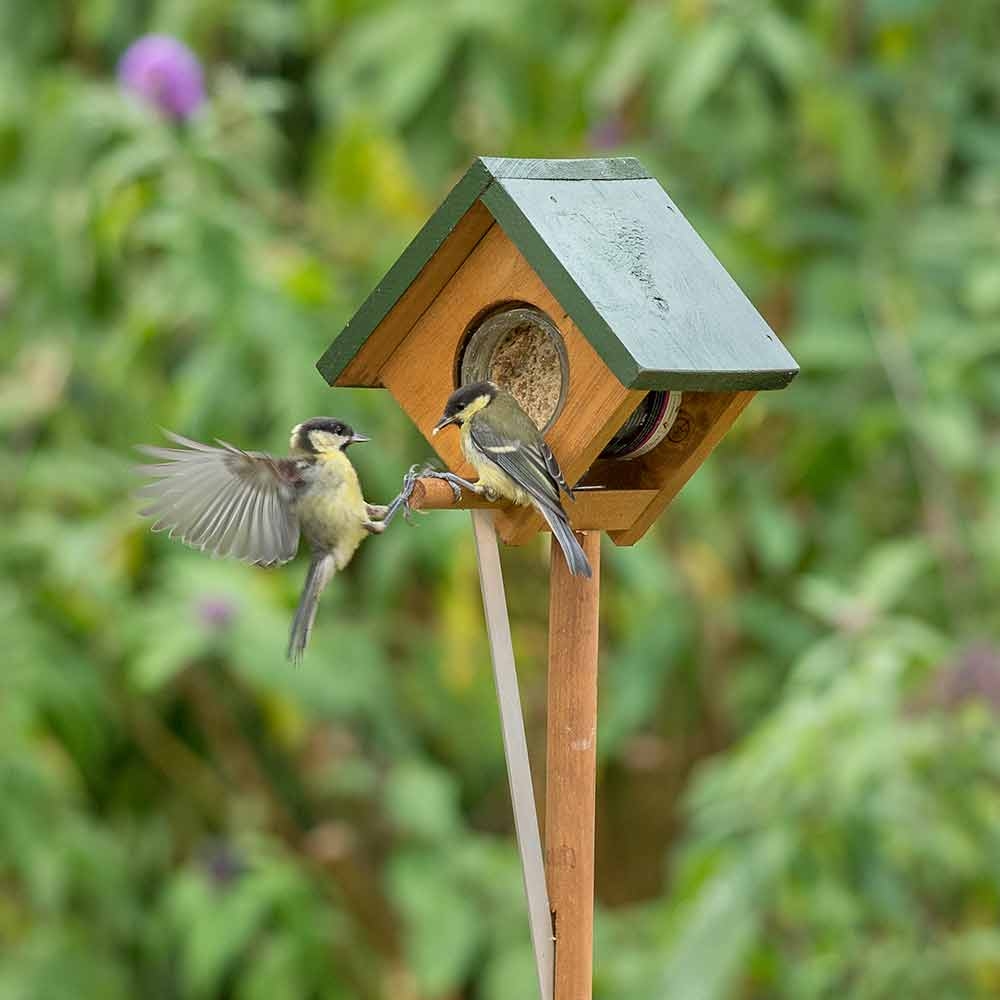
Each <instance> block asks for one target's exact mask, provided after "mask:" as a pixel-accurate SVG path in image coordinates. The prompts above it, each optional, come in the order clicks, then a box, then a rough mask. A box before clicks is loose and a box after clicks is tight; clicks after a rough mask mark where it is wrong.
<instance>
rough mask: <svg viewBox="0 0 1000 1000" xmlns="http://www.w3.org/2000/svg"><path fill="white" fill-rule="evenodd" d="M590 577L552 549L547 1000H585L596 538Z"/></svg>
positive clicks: (584, 538)
mask: <svg viewBox="0 0 1000 1000" xmlns="http://www.w3.org/2000/svg"><path fill="white" fill-rule="evenodd" d="M577 537H578V538H579V539H580V542H581V544H582V545H583V550H584V552H585V553H586V554H587V559H588V560H589V561H590V565H591V568H592V569H593V576H592V577H591V578H590V579H589V580H588V579H586V578H584V577H577V576H572V575H571V574H570V572H569V569H568V567H567V566H566V560H565V559H564V558H563V554H562V550H561V549H560V548H559V546H558V544H556V542H555V540H553V543H552V553H551V575H550V578H549V679H548V737H547V750H546V786H545V870H546V877H547V881H548V886H549V903H550V905H551V907H552V922H553V929H554V933H555V938H556V954H555V1000H591V996H592V979H593V974H592V966H593V937H594V815H595V810H596V780H597V779H596V775H597V638H598V634H597V633H598V609H599V603H600V587H601V583H600V581H601V546H600V539H601V536H600V532H597V531H590V532H585V533H583V534H579V535H578V536H577Z"/></svg>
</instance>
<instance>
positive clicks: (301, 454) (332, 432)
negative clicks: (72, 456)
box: [139, 417, 388, 662]
mask: <svg viewBox="0 0 1000 1000" xmlns="http://www.w3.org/2000/svg"><path fill="white" fill-rule="evenodd" d="M164 433H165V434H166V435H167V437H168V438H170V440H171V441H172V442H174V444H176V445H178V447H176V448H161V447H154V446H151V445H140V447H139V450H140V451H142V452H143V453H144V454H146V455H149V456H150V457H151V458H155V459H157V460H158V461H157V462H156V463H155V464H152V465H142V466H139V471H140V472H141V473H144V474H145V475H147V476H151V477H152V481H151V482H149V483H147V484H146V485H145V486H143V487H142V488H141V489H140V490H139V495H140V496H141V497H143V498H145V499H147V500H148V501H149V505H148V506H147V507H145V508H144V509H143V510H142V511H140V513H141V514H143V515H144V516H146V517H151V518H154V524H153V531H166V532H167V533H168V534H169V536H170V537H171V538H178V539H180V540H181V541H182V542H185V543H186V544H187V545H190V546H192V547H193V548H196V549H200V550H201V551H203V552H209V553H211V554H212V555H213V556H231V557H232V558H234V559H241V560H243V561H244V562H248V563H251V564H253V565H255V566H279V565H281V564H282V563H286V562H288V561H289V560H290V559H293V558H294V557H295V554H296V553H297V552H298V548H299V537H300V535H302V536H304V537H305V540H306V542H307V543H308V545H309V549H310V552H311V558H310V562H309V570H308V572H307V573H306V582H305V586H304V587H303V590H302V596H301V598H300V600H299V605H298V608H297V610H296V612H295V617H294V619H293V620H292V628H291V633H290V635H289V639H288V658H289V659H290V660H292V661H294V662H299V661H300V660H301V659H302V657H303V654H304V653H305V649H306V646H307V644H308V642H309V636H310V633H311V632H312V627H313V622H314V621H315V619H316V609H317V607H318V604H319V597H320V594H321V593H322V592H323V589H324V588H325V587H326V585H327V584H328V583H329V582H330V580H331V579H332V578H333V575H334V573H336V572H338V571H339V570H342V569H344V567H345V566H347V564H348V563H349V562H350V561H351V558H352V557H353V555H354V553H355V551H357V548H358V546H359V545H360V544H361V542H362V541H363V540H364V539H365V538H366V537H367V536H368V535H369V534H379V533H380V532H382V531H383V530H384V529H385V527H386V525H387V524H388V520H387V518H386V513H387V508H386V507H382V506H378V505H375V504H369V503H366V502H365V499H364V496H363V495H362V492H361V484H360V483H359V482H358V474H357V472H356V471H355V469H354V466H353V465H352V464H351V461H350V459H349V458H348V457H347V449H348V448H349V447H350V446H351V445H352V444H357V443H359V442H361V441H367V440H368V438H367V437H365V436H364V435H363V434H358V433H356V432H355V431H354V430H353V428H351V427H350V426H348V425H347V424H346V423H344V422H343V421H341V420H336V419H334V418H332V417H313V418H312V419H311V420H306V421H305V422H304V423H301V424H296V425H295V427H293V428H292V432H291V439H290V441H289V452H290V454H289V456H288V457H287V458H276V457H274V456H273V455H267V454H265V453H264V452H259V451H243V450H242V449H241V448H236V447H234V446H233V445H231V444H227V443H226V442H225V441H217V443H216V445H207V444H201V443H200V442H198V441H192V440H191V439H190V438H186V437H183V436H182V435H180V434H174V433H173V432H171V431H164Z"/></svg>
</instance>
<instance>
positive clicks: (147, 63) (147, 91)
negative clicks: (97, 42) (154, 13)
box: [118, 35, 205, 121]
mask: <svg viewBox="0 0 1000 1000" xmlns="http://www.w3.org/2000/svg"><path fill="white" fill-rule="evenodd" d="M118 82H119V83H120V84H121V86H122V87H123V88H124V89H125V90H127V91H129V92H130V93H132V94H135V95H137V96H138V97H140V98H142V99H143V100H144V101H146V103H148V104H151V105H153V107H155V108H157V109H158V110H159V111H160V113H161V114H163V115H165V116H166V117H168V118H173V119H175V120H176V121H183V120H184V119H186V118H190V117H191V115H193V114H194V113H195V111H197V110H198V108H199V107H201V104H202V102H203V101H204V100H205V88H204V84H203V82H202V75H201V63H199V62H198V59H197V57H196V56H195V54H194V53H193V52H192V51H191V50H190V49H189V48H188V47H187V46H186V45H184V43H183V42H179V41H177V39H176V38H171V37H170V36H169V35H146V36H145V37H143V38H140V39H139V40H138V41H136V42H133V43H132V44H131V45H130V46H129V47H128V48H127V49H126V50H125V54H124V55H123V56H122V57H121V59H120V60H119V62H118Z"/></svg>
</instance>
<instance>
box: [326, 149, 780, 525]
mask: <svg viewBox="0 0 1000 1000" xmlns="http://www.w3.org/2000/svg"><path fill="white" fill-rule="evenodd" d="M520 306H530V307H534V308H536V309H538V310H540V311H541V312H542V313H544V314H545V316H546V317H547V318H548V319H549V320H550V321H551V323H552V324H554V325H555V327H557V328H558V331H559V333H560V334H561V336H562V343H563V346H564V349H565V360H566V362H567V374H568V382H567V383H566V384H565V385H564V387H563V397H562V398H563V402H562V408H561V410H560V411H559V413H558V415H557V417H556V419H555V420H554V422H553V423H552V424H551V426H549V427H548V428H547V429H546V431H545V437H546V440H547V441H548V443H549V445H550V446H551V448H552V450H553V452H554V453H555V455H556V457H557V458H558V460H559V463H560V465H561V466H562V469H563V472H564V474H565V476H566V479H567V481H568V482H570V483H574V484H578V485H579V486H580V487H584V488H581V489H579V490H578V492H577V501H576V502H575V503H567V504H566V511H567V514H568V515H569V517H570V521H571V522H572V524H573V526H574V527H575V528H577V529H578V530H590V529H601V530H605V531H607V532H608V533H609V534H610V535H611V537H612V539H613V540H614V541H615V542H616V543H618V544H620V545H631V544H633V543H634V542H636V541H637V540H638V539H639V538H641V537H642V535H643V534H644V533H645V532H646V531H647V530H648V529H649V527H650V526H651V525H652V523H653V521H655V520H656V518H657V517H658V516H659V514H660V513H661V512H662V511H663V509H664V508H665V507H666V505H667V504H668V503H669V502H670V500H672V499H673V497H674V496H676V494H677V492H678V491H679V490H680V489H681V487H682V486H683V485H684V483H685V482H687V480H688V479H689V478H690V477H691V475H692V474H693V473H694V471H695V470H696V469H697V467H698V466H699V465H700V464H701V463H702V462H703V461H704V460H705V458H706V457H707V456H708V454H709V453H710V452H711V451H712V449H713V448H714V447H715V445H716V444H717V443H718V442H719V440H720V439H721V438H722V436H723V434H725V432H726V431H727V430H728V429H729V427H730V426H731V425H732V423H733V421H734V420H735V419H736V417H737V416H738V415H739V414H740V412H742V410H743V408H744V407H745V406H746V405H747V404H748V403H749V401H750V400H751V399H752V398H753V395H754V393H755V392H756V391H757V390H758V389H767V388H780V387H782V386H784V385H786V384H787V383H788V382H789V381H790V380H791V379H792V378H793V377H794V375H795V374H796V372H797V371H798V369H797V366H796V365H795V362H794V360H793V359H792V358H791V356H790V355H789V354H788V352H787V351H785V349H784V348H783V347H782V346H781V344H780V342H779V341H778V339H777V337H776V336H775V335H774V334H773V333H772V331H771V330H770V329H769V328H768V327H767V324H766V323H765V322H764V320H763V319H762V318H761V317H760V315H759V314H758V313H757V311H756V310H755V309H754V307H753V306H752V305H751V304H750V302H749V301H748V300H747V298H746V297H745V296H744V295H743V293H742V292H741V291H740V289H739V288H738V287H737V285H736V284H735V282H733V280H732V279H731V278H730V277H729V275H728V274H727V273H726V271H725V270H724V268H723V267H722V265H721V264H720V263H719V262H718V261H717V260H716V259H715V257H714V256H713V255H712V254H711V251H709V249H708V248H707V246H705V244H704V243H703V242H702V241H701V239H700V238H699V237H698V235H697V233H696V232H695V231H694V230H693V229H692V228H691V226H690V225H689V224H688V223H687V221H686V220H685V219H684V218H683V216H682V215H681V214H680V212H679V211H678V210H677V208H676V206H674V204H673V203H672V202H671V201H670V199H669V198H668V197H667V195H666V193H665V192H664V191H663V189H662V188H661V187H660V186H659V184H658V183H657V182H656V181H655V180H654V179H653V178H651V177H649V175H648V174H647V173H646V171H645V170H644V169H643V168H642V166H641V164H639V163H638V161H636V160H634V159H630V158H628V159H614V160H564V161H559V160H500V159H480V160H477V161H476V163H475V164H474V165H473V166H472V167H471V168H470V170H469V171H468V173H467V174H466V175H465V177H464V178H463V179H462V181H461V182H460V183H459V184H458V185H457V187H456V188H455V189H454V190H453V191H452V193H451V195H449V197H448V199H447V200H446V201H445V202H444V203H443V204H442V206H441V208H440V209H439V210H438V211H437V212H436V213H435V215H434V216H433V217H432V218H431V220H430V221H429V222H428V223H427V225H426V226H425V227H424V229H423V230H422V231H421V233H420V234H418V236H417V237H416V239H415V240H414V241H413V243H412V244H411V245H410V246H409V247H408V248H407V250H406V251H405V252H404V254H403V256H402V257H401V258H400V259H399V261H398V262H397V263H396V265H395V266H394V267H393V268H392V270H391V271H390V272H389V273H388V274H387V275H386V277H385V278H384V279H383V281H382V282H381V283H380V284H379V286H378V287H377V288H376V290H375V291H374V292H373V293H372V295H371V296H370V297H369V299H368V301H367V302H366V303H365V304H364V306H362V308H361V310H359V312H358V314H357V315H356V316H355V317H354V319H352V320H351V322H350V323H349V324H348V326H347V327H346V328H345V330H344V331H343V332H342V333H341V335H340V336H339V337H338V338H337V339H336V340H335V341H334V342H333V344H332V345H331V347H330V349H329V350H328V351H327V353H326V354H325V355H324V356H323V358H322V359H321V360H320V362H319V365H318V367H319V369H320V371H321V372H322V373H323V375H324V376H325V377H326V378H327V380H328V381H329V382H330V383H331V384H333V385H338V386H372V387H375V386H384V387H385V388H387V389H389V391H390V392H391V393H392V394H393V396H394V397H395V399H396V400H397V402H398V403H399V404H400V406H402V407H403V409H404V410H405V411H406V413H407V414H408V415H409V417H410V419H411V420H413V422H414V423H415V424H416V425H417V427H419V428H420V430H421V432H422V433H423V434H424V436H425V437H426V438H427V441H428V443H429V444H430V445H431V446H432V447H433V448H434V449H435V451H436V452H437V453H438V455H439V456H440V457H441V459H442V460H443V461H444V463H445V465H446V466H447V467H448V468H449V469H451V470H452V471H454V472H457V473H459V474H460V475H462V476H465V477H470V476H473V475H474V473H473V470H472V469H470V468H469V467H468V466H467V464H466V463H465V461H464V458H463V456H462V453H461V449H460V446H459V435H458V433H457V432H454V431H450V432H449V431H446V432H443V433H441V434H439V435H437V436H432V434H431V429H432V428H433V426H434V424H435V423H436V422H437V420H438V418H439V417H440V415H441V411H442V409H443V407H444V403H445V400H446V399H447V398H448V396H449V395H450V394H451V392H452V391H453V390H454V389H455V388H456V387H457V385H458V384H459V367H460V365H459V362H460V359H461V354H462V350H463V348H464V346H465V344H466V341H467V338H468V335H469V333H470V331H472V330H474V329H475V328H476V326H477V325H478V324H479V323H481V322H482V321H483V319H484V318H485V317H488V316H490V315H492V314H494V313H495V312H497V311H499V310H503V309H506V308H514V307H520ZM653 389H669V390H671V391H675V390H680V391H682V392H683V397H682V403H681V409H680V412H679V413H678V415H677V417H676V419H675V421H674V424H673V426H672V428H671V430H670V432H669V433H668V434H667V436H666V438H664V439H663V440H662V441H661V442H660V444H658V445H657V446H656V447H655V448H654V449H653V450H652V451H650V452H648V453H647V454H644V455H642V456H641V457H638V458H633V459H627V460H616V459H602V458H600V457H599V456H600V455H601V452H602V451H603V450H604V448H605V447H606V445H607V444H608V442H609V441H610V440H611V438H612V437H613V436H614V434H615V433H616V432H617V431H618V430H619V428H620V427H621V426H622V425H623V424H624V422H625V421H626V420H627V419H628V417H629V416H630V415H631V414H632V411H633V410H635V408H636V407H637V406H638V405H639V403H640V402H641V401H642V400H643V398H644V397H645V396H646V393H647V392H649V391H650V390H653ZM543 527H544V523H543V521H542V519H541V517H540V516H539V515H537V514H536V513H535V512H534V511H533V510H532V509H531V508H506V509H504V510H503V511H500V512H498V515H497V528H498V530H499V532H500V535H501V537H502V538H503V539H504V541H506V542H509V543H513V544H519V543H521V542H524V541H526V540H527V539H529V538H530V537H531V536H532V535H534V534H535V533H536V532H537V531H539V530H541V529H542V528H543Z"/></svg>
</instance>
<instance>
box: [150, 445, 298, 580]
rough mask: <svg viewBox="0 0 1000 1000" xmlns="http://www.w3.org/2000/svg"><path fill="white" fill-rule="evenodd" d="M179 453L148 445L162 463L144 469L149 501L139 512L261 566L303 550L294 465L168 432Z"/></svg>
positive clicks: (162, 527)
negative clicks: (295, 511)
mask: <svg viewBox="0 0 1000 1000" xmlns="http://www.w3.org/2000/svg"><path fill="white" fill-rule="evenodd" d="M164 433H165V434H166V435H167V437H169V438H170V440H171V441H173V442H174V443H175V444H177V445H179V446H180V447H178V448H156V447H151V446H148V445H143V446H141V447H140V449H139V450H140V451H142V452H143V453H144V454H146V455H149V456H150V457H151V458H156V459H160V461H159V462H157V463H156V464H154V465H143V466H140V467H139V471H140V472H142V473H144V474H145V475H148V476H151V477H153V482H150V483H148V484H147V485H146V486H144V487H142V489H141V490H139V495H140V496H142V497H143V498H145V499H147V500H149V501H150V503H149V506H147V507H146V508H145V509H143V510H142V511H140V513H142V514H143V515H145V516H146V517H152V518H155V523H154V525H153V530H154V531H167V532H169V534H170V536H171V537H172V538H179V539H180V540H181V541H183V542H186V543H187V544H188V545H191V546H193V547H194V548H197V549H201V550H202V551H207V552H211V553H212V555H216V556H232V557H233V558H234V559H242V560H244V561H245V562H249V563H254V564H256V565H259V566H275V565H277V564H279V563H283V562H288V560H289V559H292V558H293V557H294V556H295V553H296V552H297V551H298V547H299V524H298V520H297V518H296V517H295V515H294V514H293V513H292V510H291V501H292V498H293V497H294V495H295V487H296V484H297V483H298V481H299V475H298V470H297V468H296V465H295V462H294V461H292V460H291V459H287V458H274V457H272V456H271V455H265V454H264V453H263V452H259V451H242V450H241V449H239V448H236V447H234V446H233V445H231V444H227V443H226V442H224V441H220V442H219V444H218V447H215V446H212V445H207V444H202V443H201V442H199V441H192V440H191V439H190V438H186V437H183V436H182V435H180V434H174V433H173V432H171V431H164Z"/></svg>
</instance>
